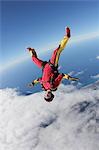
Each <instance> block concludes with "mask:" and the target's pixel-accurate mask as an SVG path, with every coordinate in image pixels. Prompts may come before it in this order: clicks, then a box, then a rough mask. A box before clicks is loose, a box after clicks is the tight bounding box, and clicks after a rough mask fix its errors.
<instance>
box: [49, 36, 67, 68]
mask: <svg viewBox="0 0 99 150" xmlns="http://www.w3.org/2000/svg"><path fill="white" fill-rule="evenodd" d="M68 39H69V37H67V36H64V39H63V40H62V41H61V42H60V45H59V47H58V48H57V49H55V50H54V52H53V54H52V57H51V59H50V62H51V63H52V64H53V65H54V66H55V67H57V66H58V61H59V57H60V54H61V52H62V51H63V49H64V48H65V46H66V43H67V41H68Z"/></svg>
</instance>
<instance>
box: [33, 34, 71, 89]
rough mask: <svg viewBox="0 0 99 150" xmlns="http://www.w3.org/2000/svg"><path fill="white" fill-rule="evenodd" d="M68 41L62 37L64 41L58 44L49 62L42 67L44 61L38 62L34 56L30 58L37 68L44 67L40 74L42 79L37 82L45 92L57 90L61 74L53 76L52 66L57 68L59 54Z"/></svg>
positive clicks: (65, 37)
mask: <svg viewBox="0 0 99 150" xmlns="http://www.w3.org/2000/svg"><path fill="white" fill-rule="evenodd" d="M68 39H69V38H68V37H67V36H64V39H63V40H62V41H61V42H60V45H59V47H58V48H57V49H55V50H54V52H53V54H52V57H51V59H50V61H49V62H47V63H46V64H45V65H44V66H43V64H44V61H42V60H40V59H39V58H37V57H35V56H32V60H33V62H34V63H35V64H36V65H37V66H38V67H39V68H43V67H44V68H43V73H42V78H39V79H38V82H40V83H41V84H42V85H43V87H44V89H45V90H53V89H55V88H57V87H58V86H59V84H60V83H61V81H62V78H63V74H61V73H56V74H57V75H56V76H55V72H54V70H53V66H54V67H56V68H57V67H58V61H59V56H60V53H61V52H62V50H63V49H64V48H65V46H66V43H67V41H68ZM56 72H57V71H56ZM52 80H53V82H51V81H52Z"/></svg>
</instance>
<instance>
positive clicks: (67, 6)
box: [0, 1, 99, 64]
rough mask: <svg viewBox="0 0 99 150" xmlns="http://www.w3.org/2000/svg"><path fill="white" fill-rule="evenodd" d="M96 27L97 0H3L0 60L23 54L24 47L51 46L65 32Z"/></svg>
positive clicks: (98, 22) (77, 32) (98, 28)
mask: <svg viewBox="0 0 99 150" xmlns="http://www.w3.org/2000/svg"><path fill="white" fill-rule="evenodd" d="M65 26H69V27H70V28H71V32H72V37H73V36H78V35H83V34H86V33H92V32H97V31H99V1H90V2H88V1H87V2H85V1H80V2H79V1H70V2H69V1H61V2H60V1H47V2H46V1H37V2H36V1H21V2H20V1H2V2H1V33H2V34H1V42H2V45H1V50H0V51H1V52H0V53H1V58H0V63H1V64H6V63H8V62H9V61H12V60H14V59H17V58H19V57H20V56H23V57H24V56H26V55H28V53H27V52H26V47H28V46H31V47H34V48H35V49H37V51H38V52H39V51H43V49H50V45H53V43H54V42H55V41H59V40H60V39H61V38H62V37H63V35H64V29H65Z"/></svg>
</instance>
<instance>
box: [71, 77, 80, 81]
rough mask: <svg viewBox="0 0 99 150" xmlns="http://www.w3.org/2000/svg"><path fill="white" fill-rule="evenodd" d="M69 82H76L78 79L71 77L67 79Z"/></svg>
mask: <svg viewBox="0 0 99 150" xmlns="http://www.w3.org/2000/svg"><path fill="white" fill-rule="evenodd" d="M69 80H71V81H78V80H79V78H72V77H69Z"/></svg>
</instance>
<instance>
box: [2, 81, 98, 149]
mask: <svg viewBox="0 0 99 150" xmlns="http://www.w3.org/2000/svg"><path fill="white" fill-rule="evenodd" d="M93 86H94V85H91V86H88V87H86V88H83V89H80V90H78V89H76V88H75V87H74V86H73V85H68V86H64V85H61V86H60V88H59V90H58V91H57V92H55V99H54V100H53V101H52V102H51V103H47V102H45V101H44V99H43V96H44V92H39V93H35V94H32V95H29V96H23V95H20V94H19V93H18V92H17V91H16V90H15V89H1V90H0V150H61V149H62V150H93V149H94V150H99V82H97V84H96V88H95V89H94V88H92V87H93Z"/></svg>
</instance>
